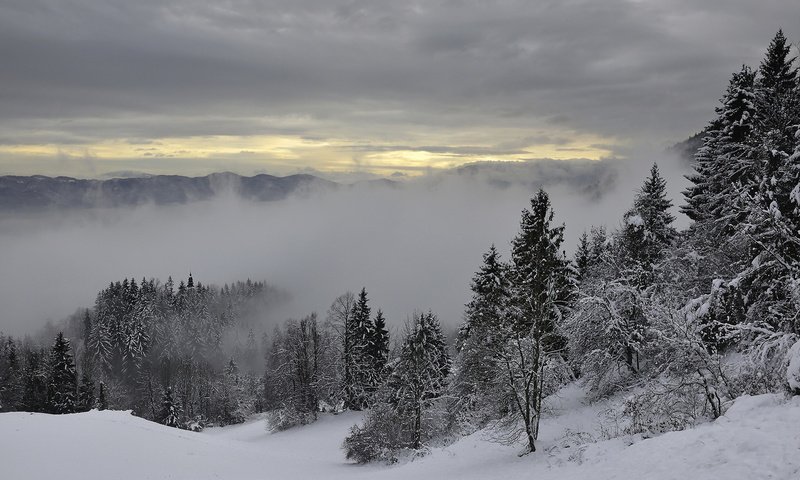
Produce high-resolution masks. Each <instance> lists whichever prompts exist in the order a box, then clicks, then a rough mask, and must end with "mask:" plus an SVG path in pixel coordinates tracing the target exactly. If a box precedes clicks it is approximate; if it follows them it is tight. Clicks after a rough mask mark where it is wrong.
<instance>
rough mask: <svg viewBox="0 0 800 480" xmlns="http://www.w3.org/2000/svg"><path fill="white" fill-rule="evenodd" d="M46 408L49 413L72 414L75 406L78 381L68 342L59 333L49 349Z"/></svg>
mask: <svg viewBox="0 0 800 480" xmlns="http://www.w3.org/2000/svg"><path fill="white" fill-rule="evenodd" d="M49 360H50V361H49V369H50V378H49V381H48V384H47V408H48V411H50V412H51V413H73V412H75V411H76V406H77V401H76V400H77V399H76V396H77V393H78V379H77V374H76V373H75V361H74V360H73V358H72V352H71V347H70V343H69V340H67V339H66V338H64V334H63V333H61V332H59V333H58V335H57V336H56V340H55V343H53V347H52V348H51V349H50V359H49Z"/></svg>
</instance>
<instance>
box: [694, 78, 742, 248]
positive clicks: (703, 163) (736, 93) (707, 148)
mask: <svg viewBox="0 0 800 480" xmlns="http://www.w3.org/2000/svg"><path fill="white" fill-rule="evenodd" d="M720 102H721V105H720V106H719V107H717V109H716V113H717V118H716V119H715V120H714V121H713V122H711V125H710V127H709V129H708V134H707V136H706V137H705V138H704V143H703V146H702V147H701V148H700V150H699V151H698V153H697V155H696V156H695V161H696V162H695V173H694V174H693V175H690V176H688V177H687V178H688V179H689V180H690V181H691V182H692V185H691V186H690V187H689V188H688V189H687V190H686V191H685V192H684V196H685V197H686V204H685V205H684V206H682V207H681V211H683V212H684V213H685V214H686V215H687V216H688V217H689V218H691V219H692V220H695V221H697V222H712V223H713V224H714V225H715V229H716V231H717V234H718V235H719V234H725V235H730V234H731V233H732V232H733V231H734V230H735V228H736V225H737V224H738V223H740V222H741V221H742V220H743V216H742V215H741V200H740V198H739V197H740V196H741V193H742V191H741V190H742V186H743V185H744V186H746V185H748V184H749V183H751V182H752V181H753V180H754V179H755V178H756V176H757V173H758V172H757V162H756V153H755V146H754V144H753V138H752V134H753V130H754V128H755V122H756V101H755V72H753V71H752V70H751V69H750V68H749V67H747V66H746V65H745V66H742V69H741V71H739V72H736V73H734V74H733V75H732V76H731V79H730V82H729V84H728V89H727V91H726V92H725V95H724V96H723V97H722V99H721V100H720Z"/></svg>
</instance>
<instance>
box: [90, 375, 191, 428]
mask: <svg viewBox="0 0 800 480" xmlns="http://www.w3.org/2000/svg"><path fill="white" fill-rule="evenodd" d="M101 385H102V384H101ZM101 392H102V389H101ZM179 410H180V407H179V406H178V402H177V401H176V400H175V397H174V395H173V393H172V387H167V388H166V390H164V396H163V398H162V399H161V414H160V418H159V422H160V423H162V424H164V425H166V426H168V427H177V426H178V423H179V418H178V412H179Z"/></svg>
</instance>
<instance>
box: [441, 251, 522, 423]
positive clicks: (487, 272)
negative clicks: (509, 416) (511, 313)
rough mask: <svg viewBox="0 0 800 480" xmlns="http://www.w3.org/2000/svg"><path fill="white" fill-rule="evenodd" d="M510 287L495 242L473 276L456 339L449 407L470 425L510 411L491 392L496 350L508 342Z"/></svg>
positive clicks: (495, 367)
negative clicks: (505, 326) (506, 325)
mask: <svg viewBox="0 0 800 480" xmlns="http://www.w3.org/2000/svg"><path fill="white" fill-rule="evenodd" d="M510 288H511V285H510V282H509V279H508V266H507V265H506V264H504V263H503V262H502V261H501V259H500V254H499V253H498V252H497V250H496V249H495V247H494V245H492V246H491V248H490V249H489V251H488V252H487V253H486V254H484V255H483V264H482V265H481V267H480V269H479V270H478V272H476V273H475V276H474V277H473V278H472V283H471V289H472V299H471V300H470V302H469V303H467V305H466V309H465V312H464V323H463V325H462V326H461V328H460V329H459V333H458V337H457V339H456V351H457V355H456V359H455V362H456V367H457V368H456V369H455V376H454V378H453V386H452V388H453V391H454V397H455V401H454V402H452V403H451V405H450V409H451V414H454V415H455V416H456V417H460V418H463V419H464V420H465V421H467V422H468V423H469V424H470V425H469V426H468V428H479V427H481V426H483V425H484V424H485V423H486V422H487V421H489V420H491V419H494V418H497V417H498V416H501V415H503V414H504V413H507V412H504V411H503V410H502V406H499V405H498V404H497V403H496V402H495V401H494V398H493V397H492V396H491V395H490V394H489V393H490V392H492V391H493V390H494V389H495V388H496V382H497V379H498V374H497V372H498V370H497V369H498V366H497V364H496V360H497V359H496V352H497V350H499V349H502V348H503V345H502V342H504V341H505V338H504V337H503V336H502V335H501V334H500V333H501V331H502V324H503V322H504V321H506V317H507V312H508V307H509V300H510V296H511V291H510ZM487 394H489V395H487Z"/></svg>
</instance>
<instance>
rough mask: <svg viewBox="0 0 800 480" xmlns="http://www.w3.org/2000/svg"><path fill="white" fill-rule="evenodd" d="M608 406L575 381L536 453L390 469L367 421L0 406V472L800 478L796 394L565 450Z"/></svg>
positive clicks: (479, 452) (432, 458)
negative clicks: (165, 417) (363, 441)
mask: <svg viewBox="0 0 800 480" xmlns="http://www.w3.org/2000/svg"><path fill="white" fill-rule="evenodd" d="M600 408H601V406H591V407H583V406H582V405H581V404H580V396H579V395H577V394H575V392H570V391H569V390H568V391H567V392H566V393H565V395H564V397H563V401H562V404H561V405H560V407H559V406H556V411H555V413H554V416H553V417H552V418H550V419H548V420H546V421H545V422H544V423H543V425H542V439H541V442H540V445H541V448H540V451H539V452H537V453H535V454H532V455H528V456H525V457H521V458H520V457H517V455H516V453H517V452H518V451H519V448H518V447H505V446H502V445H498V444H495V443H492V442H489V441H488V440H487V439H486V438H485V436H486V434H485V433H481V432H479V433H477V434H475V435H472V436H469V437H467V438H464V439H463V440H461V441H459V442H457V443H456V444H454V445H451V446H449V447H447V448H443V449H434V450H433V452H432V453H431V454H430V455H429V456H427V457H425V458H422V459H419V460H417V461H414V462H411V463H407V464H404V465H397V466H392V467H387V466H383V465H368V466H357V465H351V464H348V463H346V462H345V461H344V457H343V455H342V452H341V450H340V449H339V447H340V445H341V441H342V439H343V437H344V436H345V434H346V432H347V430H348V428H349V427H350V426H351V425H352V424H353V423H355V422H357V421H358V420H359V418H360V416H359V414H355V413H348V414H344V415H338V416H326V417H323V418H322V419H321V420H320V421H319V422H317V423H316V424H314V425H309V426H305V427H301V428H297V429H293V430H290V431H286V432H280V433H275V434H270V433H268V432H266V431H265V429H264V422H263V420H260V419H257V420H254V421H251V422H249V423H246V424H244V425H238V426H232V427H226V428H219V429H209V430H207V431H206V432H203V433H200V434H197V433H191V432H185V431H180V430H175V429H172V428H167V427H163V426H160V425H157V424H154V423H151V422H148V421H145V420H142V419H140V418H136V417H134V416H132V415H130V414H129V413H127V412H111V411H106V412H97V411H92V412H88V413H81V414H74V415H60V416H53V415H45V414H27V413H4V414H0V478H3V479H13V480H26V479H44V478H58V479H63V480H67V479H81V480H86V479H95V478H96V479H147V478H150V479H162V478H163V479H167V478H170V479H198V480H201V479H213V478H224V479H256V478H258V479H271V478H275V479H293V478H298V479H299V478H332V479H339V478H341V479H344V478H356V479H358V478H370V479H401V478H415V479H417V480H426V479H431V480H433V479H446V478H458V479H485V478H501V479H506V478H536V479H537V480H548V479H553V480H555V479H559V480H571V479H598V480H604V479H652V480H666V479H688V478H691V479H716V478H725V479H726V480H735V479H748V480H749V479H785V480H797V479H800V397H796V398H794V399H792V400H790V401H788V402H786V401H783V400H781V399H780V397H778V396H774V395H762V396H758V397H744V398H742V399H739V400H738V401H737V402H736V404H735V405H734V406H733V407H732V408H731V409H730V411H729V412H728V414H727V415H726V416H725V417H723V418H721V419H720V420H718V421H716V422H714V423H711V424H707V425H702V426H700V427H698V428H695V429H693V430H689V431H684V432H675V433H668V434H665V435H662V436H660V437H657V438H653V439H649V440H643V441H639V442H637V443H634V444H633V445H628V444H629V443H630V440H625V439H614V440H607V441H602V442H598V443H592V444H588V445H584V446H580V447H578V446H574V445H573V446H571V447H570V448H564V446H563V444H564V434H565V432H566V431H568V430H569V431H573V432H574V431H581V430H582V431H589V432H593V431H594V432H595V433H596V428H597V423H598V422H597V412H598V411H599V409H600Z"/></svg>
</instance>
